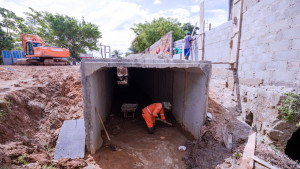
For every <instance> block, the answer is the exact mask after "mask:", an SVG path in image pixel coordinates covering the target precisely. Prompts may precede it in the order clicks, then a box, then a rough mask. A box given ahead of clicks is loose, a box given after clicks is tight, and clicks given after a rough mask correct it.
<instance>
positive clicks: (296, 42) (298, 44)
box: [292, 30, 300, 50]
mask: <svg viewBox="0 0 300 169" xmlns="http://www.w3.org/2000/svg"><path fill="white" fill-rule="evenodd" d="M299 32H300V30H299ZM292 49H296V50H300V39H293V40H292Z"/></svg>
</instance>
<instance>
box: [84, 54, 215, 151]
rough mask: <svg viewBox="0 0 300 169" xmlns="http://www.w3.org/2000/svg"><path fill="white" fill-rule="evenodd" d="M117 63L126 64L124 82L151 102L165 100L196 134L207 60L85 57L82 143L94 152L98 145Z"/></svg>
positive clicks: (203, 111) (205, 87) (208, 67)
mask: <svg viewBox="0 0 300 169" xmlns="http://www.w3.org/2000/svg"><path fill="white" fill-rule="evenodd" d="M117 67H126V68H128V84H129V85H130V86H135V87H136V88H138V89H139V90H141V92H142V93H145V94H146V95H147V96H148V97H149V98H151V100H153V102H161V101H169V102H170V103H171V104H172V105H173V106H172V114H173V116H174V117H175V118H176V120H177V122H178V123H179V124H181V125H182V126H183V127H184V129H185V130H187V131H188V132H190V133H191V134H192V135H193V136H194V137H196V138H197V137H199V135H200V129H201V126H202V125H203V123H204V122H205V115H206V111H207V98H208V83H209V79H210V75H211V63H210V62H207V61H199V62H191V61H174V60H136V59H135V60H128V59H122V60H118V59H88V60H84V61H83V62H82V64H81V78H82V91H83V100H84V120H85V127H86V146H87V149H88V151H90V152H91V153H92V154H94V153H95V152H96V151H97V149H98V148H99V147H101V145H102V142H103V140H102V138H101V130H102V126H101V125H100V121H99V119H98V117H97V113H96V112H95V110H94V108H95V107H97V109H98V110H99V112H100V114H101V117H102V118H103V119H105V117H106V115H108V114H109V113H110V112H111V104H112V96H113V93H114V87H115V86H116V85H117V81H116V80H117V72H116V68H117Z"/></svg>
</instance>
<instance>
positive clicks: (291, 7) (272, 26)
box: [205, 0, 300, 149]
mask: <svg viewBox="0 0 300 169" xmlns="http://www.w3.org/2000/svg"><path fill="white" fill-rule="evenodd" d="M246 1H247V0H246ZM227 24H229V25H230V24H231V23H229V22H227V23H225V24H223V25H221V26H220V27H217V28H215V29H213V30H212V31H210V32H207V33H206V38H205V59H206V60H210V61H226V56H228V54H229V52H228V53H227V49H228V51H229V42H230V40H229V39H228V41H227V39H226V40H224V39H222V36H214V35H215V34H220V35H227V34H229V33H230V31H231V30H230V28H229V29H226V28H225V26H226V25H227ZM299 30H300V1H298V0H264V1H261V2H258V3H256V4H252V5H251V7H249V8H247V9H246V8H245V6H244V12H243V21H242V31H241V42H240V55H239V64H238V65H239V67H238V75H239V81H240V88H241V100H242V117H243V120H248V122H249V124H250V125H252V126H255V127H256V128H257V129H258V131H260V132H261V133H262V134H266V135H268V136H269V137H270V138H271V139H273V140H274V141H275V143H276V144H277V146H278V148H279V149H284V147H285V145H286V143H287V140H288V139H289V138H290V137H291V135H292V133H293V132H295V131H296V126H295V124H292V123H283V122H282V120H280V118H279V112H278V108H279V104H280V99H281V98H282V96H283V95H284V93H286V92H290V91H295V92H298V93H299V92H300V85H299V84H300V31H299ZM215 31H217V32H218V33H216V32H215ZM210 38H211V39H210ZM214 41H215V42H216V43H210V42H214ZM219 41H220V42H219ZM226 41H227V42H226ZM224 48H226V49H224ZM215 50H220V51H223V52H216V51H215ZM227 61H229V58H228V60H227ZM226 68H228V65H213V69H212V79H211V86H210V96H211V97H212V98H214V99H215V100H216V101H218V102H219V103H221V104H222V105H223V106H225V107H232V106H234V105H236V104H237V101H236V95H235V92H234V86H233V77H232V72H230V71H228V70H227V69H226ZM251 115H253V119H246V116H247V117H251ZM249 120H250V121H249Z"/></svg>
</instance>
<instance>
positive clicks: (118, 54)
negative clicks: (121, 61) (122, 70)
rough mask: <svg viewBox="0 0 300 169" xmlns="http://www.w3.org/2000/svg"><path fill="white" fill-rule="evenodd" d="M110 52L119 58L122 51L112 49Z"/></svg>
mask: <svg viewBox="0 0 300 169" xmlns="http://www.w3.org/2000/svg"><path fill="white" fill-rule="evenodd" d="M112 54H113V55H114V56H115V57H117V58H121V55H122V53H121V52H120V51H119V50H114V51H113V53H112Z"/></svg>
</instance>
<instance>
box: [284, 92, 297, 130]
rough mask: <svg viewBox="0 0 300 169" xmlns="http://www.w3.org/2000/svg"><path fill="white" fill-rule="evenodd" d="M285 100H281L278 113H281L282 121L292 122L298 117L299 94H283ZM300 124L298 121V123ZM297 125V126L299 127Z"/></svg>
mask: <svg viewBox="0 0 300 169" xmlns="http://www.w3.org/2000/svg"><path fill="white" fill-rule="evenodd" d="M284 95H285V98H284V99H283V100H281V102H280V107H279V110H280V113H282V117H283V121H284V122H291V121H293V120H294V119H295V118H296V117H299V115H300V112H299V108H300V103H299V102H300V99H299V94H297V93H293V92H289V93H285V94H284ZM299 124H300V121H299ZM299 124H297V125H299Z"/></svg>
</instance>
